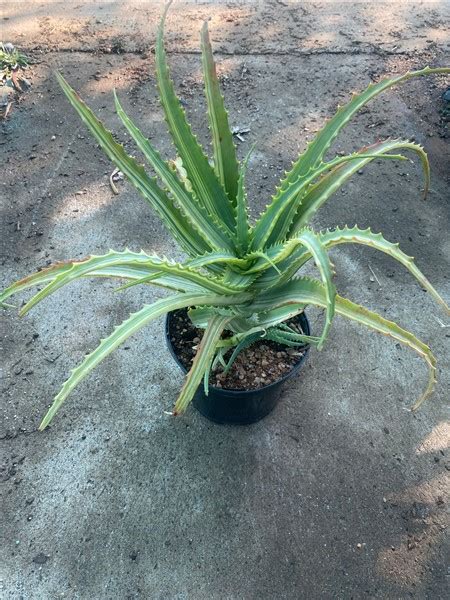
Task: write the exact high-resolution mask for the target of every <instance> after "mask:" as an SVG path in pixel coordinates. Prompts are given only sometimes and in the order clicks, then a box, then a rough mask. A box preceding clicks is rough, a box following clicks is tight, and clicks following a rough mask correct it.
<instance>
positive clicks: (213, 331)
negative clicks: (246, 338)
mask: <svg viewBox="0 0 450 600" xmlns="http://www.w3.org/2000/svg"><path fill="white" fill-rule="evenodd" d="M229 320H230V318H229V317H226V316H222V315H215V316H213V317H212V318H211V320H210V321H209V323H208V326H207V327H206V329H205V333H204V334H203V337H202V340H201V342H200V344H199V347H198V350H197V353H196V355H195V357H194V360H193V362H192V367H191V370H190V371H189V373H188V374H187V376H186V379H185V382H184V385H183V387H182V388H181V392H180V395H179V396H178V399H177V401H176V404H175V408H174V410H173V414H174V416H176V415H179V414H181V413H182V412H184V411H185V410H186V408H187V406H188V405H189V403H190V401H191V400H192V398H193V397H194V394H195V392H196V391H197V388H198V386H199V385H200V383H201V381H202V379H203V376H204V374H205V372H206V371H207V370H209V368H210V365H211V362H212V360H213V358H214V354H215V351H216V345H217V342H218V341H219V339H220V336H221V335H222V332H223V330H224V329H225V326H226V324H227V323H228V321H229Z"/></svg>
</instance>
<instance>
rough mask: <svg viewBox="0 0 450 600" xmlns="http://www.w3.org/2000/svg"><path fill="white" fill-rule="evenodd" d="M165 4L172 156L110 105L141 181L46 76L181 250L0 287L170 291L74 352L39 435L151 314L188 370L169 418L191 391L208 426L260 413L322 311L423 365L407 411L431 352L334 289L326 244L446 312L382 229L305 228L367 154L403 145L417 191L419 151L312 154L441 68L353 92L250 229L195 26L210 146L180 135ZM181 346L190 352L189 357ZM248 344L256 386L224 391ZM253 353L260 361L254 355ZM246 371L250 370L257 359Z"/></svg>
mask: <svg viewBox="0 0 450 600" xmlns="http://www.w3.org/2000/svg"><path fill="white" fill-rule="evenodd" d="M166 12H167V8H166V10H165V12H164V15H163V18H162V20H161V24H160V27H159V31H158V36H157V44H156V71H157V80H158V88H159V93H160V98H161V103H162V106H163V109H164V113H165V117H166V121H167V124H168V128H169V131H170V134H171V136H172V140H173V143H174V145H175V147H176V149H177V153H178V156H177V157H176V158H175V159H174V160H173V161H165V160H163V159H162V158H161V156H160V155H159V154H158V152H157V151H156V150H155V148H154V146H153V144H152V143H151V142H150V141H149V140H148V139H146V137H145V136H144V135H143V133H142V132H141V131H140V130H139V129H138V127H137V126H136V125H135V124H134V123H133V121H132V120H131V119H130V117H129V116H128V115H127V114H126V113H125V111H124V110H123V108H122V106H121V104H120V102H119V99H118V98H117V96H116V95H115V105H116V110H117V113H118V115H119V117H120V119H121V121H122V122H123V124H124V126H125V127H126V129H127V130H128V132H129V133H130V135H131V136H132V138H133V139H134V141H135V142H136V144H137V146H138V148H139V149H140V151H141V152H142V154H143V155H144V156H145V159H146V160H147V161H148V163H149V165H150V167H151V169H152V170H153V172H154V174H155V176H150V175H149V174H148V173H147V171H146V170H145V169H144V166H142V165H141V164H139V163H138V162H137V161H136V160H135V159H134V158H133V157H132V156H130V155H128V154H127V153H126V152H125V150H124V148H123V147H122V146H121V145H120V144H119V143H117V142H116V141H115V139H114V138H113V136H112V134H111V133H110V132H109V131H108V130H107V129H106V128H105V127H104V125H103V124H102V123H101V122H100V121H99V120H98V119H97V118H96V117H95V115H94V114H93V112H92V111H91V110H90V109H89V108H88V107H87V106H86V105H85V104H84V102H83V101H82V100H81V99H80V98H79V97H78V95H77V94H76V93H75V91H74V90H73V89H72V88H71V87H70V85H69V84H68V83H67V82H66V81H65V79H64V78H63V77H62V75H60V74H58V75H57V78H58V81H59V83H60V85H61V87H62V89H63V91H64V93H65V94H66V96H67V98H68V99H69V101H70V103H71V104H72V105H73V107H74V108H75V109H76V111H77V112H78V114H79V115H80V117H81V119H82V120H83V121H84V123H85V124H86V126H87V127H88V129H89V130H90V131H91V133H92V134H93V136H94V137H95V139H96V140H97V142H98V144H99V145H100V146H101V148H102V149H103V150H104V152H105V153H106V154H107V156H108V157H109V158H110V159H111V160H112V162H113V163H114V164H115V166H116V167H117V168H118V169H120V170H121V171H122V173H124V175H125V176H126V178H127V179H128V180H129V181H130V182H131V183H132V184H133V185H134V186H135V187H136V188H137V190H138V191H139V192H140V193H141V194H142V196H143V197H144V199H145V200H146V201H147V202H148V203H149V204H150V205H151V206H152V208H153V209H154V211H155V212H156V213H157V215H158V216H159V217H160V219H161V220H162V222H163V223H164V225H165V226H166V228H167V230H168V232H169V233H170V234H171V235H172V236H173V237H174V239H175V240H176V241H177V242H178V244H179V245H180V246H181V248H182V249H183V251H184V252H185V253H186V255H187V258H186V260H185V261H184V262H175V261H171V260H168V259H166V258H161V257H159V256H156V255H154V254H146V253H145V252H144V251H141V252H138V253H136V252H131V251H130V250H123V251H121V252H114V251H112V250H111V251H109V252H108V253H106V254H104V255H102V256H90V257H89V258H86V259H85V260H81V261H69V262H63V263H59V264H56V265H54V266H51V267H49V268H47V269H43V270H42V271H40V272H38V273H35V274H33V275H30V276H29V277H26V278H25V279H22V280H20V281H17V282H16V283H13V284H12V285H11V286H10V287H9V288H8V289H6V290H5V291H4V292H3V294H2V295H1V296H0V299H1V301H2V303H4V301H5V300H6V299H7V298H8V297H9V296H11V295H12V294H15V293H17V292H21V291H23V290H26V289H28V288H30V287H32V286H43V287H42V289H40V291H38V292H37V293H36V294H35V295H34V296H33V297H32V298H31V299H30V300H29V301H28V302H27V303H26V304H25V306H24V307H23V308H22V309H21V311H20V314H21V315H24V314H26V313H27V312H28V311H29V310H30V309H31V308H32V307H33V306H35V305H36V304H37V303H38V302H40V301H41V300H43V299H44V298H46V297H47V296H49V295H50V294H52V293H53V292H55V291H57V290H58V289H59V288H61V287H62V286H64V285H66V284H67V283H69V282H71V281H74V280H75V279H78V278H80V277H83V278H85V277H106V276H108V277H116V278H119V279H124V280H128V283H127V284H126V285H125V286H123V287H124V288H126V287H129V286H131V285H137V284H139V285H157V286H160V287H163V288H166V289H168V290H171V291H172V292H173V293H171V294H170V295H168V296H166V297H163V298H161V299H160V300H157V301H156V302H154V303H153V304H151V305H146V306H143V307H142V308H141V309H140V310H139V311H138V312H136V313H134V314H132V315H131V316H130V317H129V319H127V320H126V321H124V322H123V323H122V324H120V325H119V326H118V327H116V328H115V330H114V331H113V332H112V333H111V334H110V335H109V337H107V338H105V339H104V340H102V341H101V343H100V345H99V346H98V347H97V348H96V349H95V350H94V351H93V352H91V353H90V354H88V355H87V356H86V357H85V359H84V360H83V362H82V363H81V364H80V365H79V366H78V367H77V368H75V369H74V370H73V371H72V372H71V374H70V377H69V378H68V380H67V381H66V382H65V383H64V385H63V386H62V389H61V391H60V392H59V393H58V395H57V396H56V398H55V400H54V402H53V404H52V405H51V407H50V409H49V410H48V412H47V414H46V415H45V417H44V419H43V421H42V423H41V425H40V429H41V430H42V429H44V428H45V427H46V426H47V425H48V424H49V423H50V421H51V420H52V418H53V417H54V415H55V413H56V412H57V411H58V409H59V408H60V407H61V405H62V403H63V402H64V400H65V399H66V398H67V396H68V395H69V394H70V392H71V391H72V390H73V389H74V388H75V386H76V385H77V384H78V383H79V382H80V381H81V380H82V379H84V378H85V377H86V376H87V375H88V374H89V373H90V372H91V371H92V369H94V368H95V367H96V366H97V365H98V364H99V363H100V362H101V361H102V360H103V359H104V358H106V357H107V356H108V355H109V354H110V353H111V352H113V350H115V349H116V348H117V347H118V346H119V345H120V344H122V343H123V342H124V341H125V340H127V339H128V338H129V337H130V336H132V335H133V334H134V333H135V332H136V331H138V330H140V329H141V328H143V327H145V325H147V324H148V323H149V322H150V321H152V320H154V319H157V318H158V317H161V316H163V315H168V318H167V321H166V332H167V339H168V342H169V345H170V348H171V351H172V354H173V355H174V356H175V357H176V359H177V361H178V362H179V364H180V365H181V366H182V367H184V368H185V370H186V371H188V372H187V375H186V378H185V381H184V384H183V387H182V389H181V392H180V394H179V396H178V399H177V401H176V404H175V408H174V410H173V414H174V415H177V414H180V413H182V412H183V411H184V410H185V409H186V407H187V406H188V404H189V403H190V402H191V400H192V399H193V398H194V402H195V403H196V405H197V407H198V408H199V410H201V411H202V412H203V413H204V414H207V416H209V417H210V418H212V419H215V420H218V421H221V422H226V421H228V422H237V423H243V422H252V421H255V420H257V419H258V418H261V417H262V416H264V415H265V414H267V412H268V411H269V410H271V408H272V407H273V405H274V403H275V401H276V396H277V393H278V391H279V385H280V383H281V382H282V381H283V380H284V378H286V376H289V374H292V373H293V372H295V370H296V369H298V367H299V365H300V364H301V362H302V360H303V359H304V357H305V354H306V352H307V350H308V348H309V347H310V346H315V347H317V349H319V350H320V349H321V348H322V347H323V345H324V343H325V341H326V339H327V336H328V334H329V331H330V327H331V324H332V322H333V317H334V315H335V313H338V314H340V315H343V316H345V317H348V318H349V319H352V320H354V321H357V322H359V323H362V324H363V325H366V326H367V327H369V328H371V329H373V330H375V331H378V332H380V333H382V334H385V335H388V336H390V337H391V338H393V339H394V340H396V341H397V342H400V343H401V344H404V345H406V346H408V347H409V348H411V349H413V350H415V351H416V352H417V353H418V354H419V355H420V356H421V357H422V358H423V359H424V360H425V361H426V363H427V364H428V368H429V379H428V384H427V386H426V389H425V391H424V392H423V393H422V394H421V396H420V397H419V398H418V399H417V400H416V402H415V404H414V406H413V409H415V408H417V407H418V406H419V405H420V404H421V403H422V402H423V400H425V398H427V397H428V396H429V395H430V394H431V392H432V390H433V386H434V383H435V371H436V366H435V358H434V356H433V354H432V352H431V350H430V349H429V348H428V346H426V345H425V344H424V343H422V342H421V341H420V340H418V339H417V338H416V337H415V336H414V335H413V334H412V333H409V332H408V331H406V330H404V329H402V328H401V327H399V325H397V324H395V323H393V322H391V321H388V320H386V319H385V318H383V317H381V316H380V315H378V314H376V313H374V312H371V311H370V310H368V309H366V308H363V307H362V306H358V305H357V304H355V303H353V302H351V301H350V300H348V299H346V298H343V297H341V296H339V295H338V294H337V293H336V288H335V284H334V282H333V266H332V264H331V262H330V258H329V255H328V251H329V249H330V248H332V247H334V246H336V245H338V244H346V243H352V244H353V243H356V244H364V245H367V246H370V247H372V248H375V249H377V250H379V251H381V252H384V253H385V254H387V255H389V256H391V257H392V258H394V259H395V260H397V261H398V262H400V263H401V264H402V265H403V266H404V267H406V268H407V269H408V271H409V272H410V273H411V274H412V275H413V276H414V277H415V278H416V279H417V281H418V282H419V284H420V285H421V286H422V287H423V288H424V289H425V290H427V291H428V292H429V293H430V294H431V295H432V296H433V297H434V298H435V299H436V300H437V302H439V303H440V304H441V305H442V306H443V307H444V309H445V310H446V311H447V312H449V308H448V306H447V304H446V303H445V301H444V300H443V299H442V298H441V296H440V295H439V293H438V292H437V291H436V290H435V288H434V287H433V286H432V285H431V283H430V282H429V281H428V280H427V279H426V277H425V276H424V275H423V274H422V273H421V271H420V270H419V269H418V268H417V266H416V265H415V264H414V262H413V259H412V258H411V257H409V256H407V255H406V254H404V253H403V252H402V251H401V250H400V248H399V247H398V244H394V243H391V242H389V241H387V240H386V239H385V238H384V237H383V236H382V235H381V233H377V234H374V233H372V232H371V231H370V229H366V230H361V229H359V228H357V227H344V228H343V229H339V228H337V229H333V230H326V231H323V232H315V231H314V230H313V229H312V228H311V226H310V225H309V222H310V220H311V217H312V216H313V215H314V214H315V212H316V211H317V210H318V209H319V208H320V207H321V206H322V205H323V204H324V203H325V202H326V201H327V200H328V198H329V197H330V196H331V195H332V194H333V193H334V192H336V190H338V189H339V187H340V186H342V184H343V183H344V182H346V181H347V180H348V179H349V178H350V177H351V176H352V175H353V174H354V173H355V172H357V171H359V170H360V169H361V168H362V167H363V166H365V165H367V164H368V163H370V162H371V161H373V160H380V159H388V160H407V158H406V157H405V156H404V155H403V152H405V151H409V152H413V153H415V154H416V155H417V156H418V157H419V159H420V160H421V163H422V166H423V171H424V174H425V195H426V192H427V189H428V185H429V164H428V159H427V155H426V154H425V152H424V150H423V148H422V147H421V146H419V145H417V144H415V143H413V142H410V141H403V140H398V139H396V140H385V141H379V142H376V143H374V144H373V145H372V146H370V147H366V148H363V149H361V150H359V151H357V152H354V153H352V154H349V155H348V156H338V157H336V158H334V159H332V160H325V158H324V157H325V154H326V152H327V151H328V149H329V148H330V146H331V144H332V142H333V141H334V140H335V139H336V137H337V135H338V134H339V132H340V131H341V129H342V128H343V127H344V126H345V125H346V124H347V123H348V122H349V121H350V119H351V118H352V117H353V115H354V114H355V113H356V112H357V111H358V110H359V109H360V108H362V107H363V106H365V105H366V104H367V102H369V101H370V100H371V99H373V98H375V97H376V96H378V94H380V93H382V92H383V91H385V90H387V89H389V88H391V87H392V86H393V85H397V84H400V83H403V82H405V81H408V80H409V79H412V78H413V77H420V76H422V75H429V74H431V73H449V72H450V69H449V68H436V69H430V68H428V67H426V68H424V69H422V70H419V71H414V72H408V73H406V74H404V75H400V76H398V77H394V78H391V79H384V80H382V81H380V82H378V83H376V84H371V85H369V87H368V88H367V89H365V90H364V91H363V92H362V93H360V94H357V95H353V97H352V98H351V100H350V101H349V102H348V104H346V105H344V106H342V107H340V108H339V110H338V111H337V113H336V114H335V115H334V117H333V118H332V119H330V120H329V121H328V122H327V123H326V124H325V126H324V127H323V128H322V129H321V130H320V131H319V132H318V134H317V135H316V136H315V138H314V139H313V141H312V142H310V143H309V144H308V146H307V148H306V150H305V151H304V152H303V153H302V154H301V155H300V156H299V157H298V158H297V160H296V161H295V162H294V163H293V165H292V168H291V169H290V171H289V172H288V173H286V175H285V177H284V179H283V180H282V181H281V182H280V185H279V186H278V188H277V189H276V192H275V195H274V196H273V197H272V199H271V201H270V203H269V204H268V206H267V208H266V209H265V211H264V212H263V213H262V214H261V215H260V216H259V218H258V219H257V221H256V222H255V223H254V224H250V223H249V218H248V211H247V200H246V192H245V172H246V167H247V162H248V158H249V155H247V157H246V158H245V160H244V161H243V162H242V164H240V165H239V163H238V161H237V159H236V150H235V147H234V144H233V139H232V133H231V132H230V128H229V126H228V117H227V113H226V111H225V108H224V104H223V98H222V96H221V93H220V90H219V81H218V78H217V75H216V70H215V65H214V61H213V56H212V50H211V44H210V41H209V37H208V29H207V24H206V23H205V25H204V26H203V29H202V32H201V43H202V64H203V74H204V80H205V91H206V99H207V106H208V117H209V125H210V129H211V133H212V142H213V154H214V156H213V160H212V162H210V161H209V160H208V157H207V156H206V155H205V154H204V152H203V150H202V148H201V147H200V145H199V144H198V142H197V140H196V137H195V136H194V135H193V133H192V132H191V129H190V126H189V124H188V122H187V120H186V116H185V114H184V111H183V108H182V106H181V104H180V101H179V100H178V98H177V96H176V94H175V92H174V87H173V83H172V81H171V79H170V76H169V70H168V65H167V60H166V53H165V49H164V44H163V27H164V20H165V15H166ZM310 260H313V261H314V262H315V264H316V266H317V268H318V271H319V274H320V278H319V279H314V278H310V277H305V276H301V275H300V274H299V270H300V269H301V268H302V267H303V266H304V265H305V264H306V263H307V262H308V261H310ZM309 305H313V306H318V307H322V308H323V309H324V310H325V324H324V327H323V329H322V331H320V332H316V334H315V335H312V334H311V332H310V330H309V325H308V321H307V319H306V317H305V314H304V310H305V308H306V307H307V306H309ZM177 332H178V333H177ZM180 332H181V333H180ZM178 334H179V335H178ZM183 336H184V337H183ZM180 340H181V341H183V340H184V341H186V340H187V343H186V344H185V345H184V349H186V347H187V348H188V352H187V354H186V352H184V351H183V344H181V342H180ZM262 346H263V347H264V348H263V349H261V347H262ZM193 347H194V350H195V352H192V348H193ZM249 348H250V349H251V348H253V349H254V350H252V352H253V355H255V353H258V356H259V358H260V357H261V356H264V353H265V352H268V353H269V356H270V361H268V360H266V364H268V369H267V371H268V373H266V374H265V376H264V374H263V372H260V373H259V375H260V376H259V381H255V380H256V379H257V378H256V377H255V378H254V379H253V382H252V383H251V385H249V386H248V387H250V388H257V389H247V390H245V389H243V390H242V389H241V390H237V391H236V387H242V386H236V384H233V383H232V384H231V385H230V384H227V381H228V379H227V378H228V377H229V375H230V373H231V372H232V369H233V368H234V367H235V365H236V363H235V361H236V360H238V359H239V356H240V353H241V352H243V351H248V349H249ZM288 349H290V350H289V351H288ZM183 352H184V354H183ZM189 352H191V355H190V356H189ZM274 352H275V354H274ZM241 356H242V355H241ZM288 357H289V358H288ZM258 360H259V359H258ZM262 360H264V358H262V359H261V363H262ZM279 363H283V365H284V370H283V369H275V368H274V366H278V364H279ZM258 368H259V369H261V365H259V367H258ZM240 369H241V370H240V371H238V373H240V374H239V378H242V379H243V380H244V382H245V380H246V369H245V364H244V365H241V367H240ZM242 371H243V372H244V375H243V376H242ZM269 371H272V372H273V373H275V375H274V376H272V375H273V373H272V375H271V374H270V373H269ZM235 375H236V374H235ZM212 378H214V381H213V380H212ZM235 379H236V378H235ZM210 381H211V384H210ZM234 381H235V380H234ZM255 384H256V385H255ZM230 387H231V391H230V389H229V388H230ZM244 387H245V386H244ZM227 388H228V389H227ZM208 392H209V395H208Z"/></svg>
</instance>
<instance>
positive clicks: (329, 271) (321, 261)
mask: <svg viewBox="0 0 450 600" xmlns="http://www.w3.org/2000/svg"><path fill="white" fill-rule="evenodd" d="M298 241H299V242H300V243H301V244H303V245H304V246H305V247H306V248H307V249H308V250H309V252H310V253H311V255H312V256H313V258H314V261H315V263H316V266H317V268H318V269H319V271H320V275H321V277H322V281H323V283H324V289H325V292H326V300H327V306H326V313H325V326H324V328H323V332H322V335H321V336H320V340H319V343H318V345H317V349H318V350H322V348H323V344H324V342H325V340H326V339H327V336H328V332H329V331H330V327H331V323H332V321H333V316H334V305H335V297H336V287H335V285H334V283H333V268H332V266H331V262H330V259H329V257H328V253H327V251H326V250H325V248H324V246H323V244H322V242H321V241H320V239H319V238H318V237H317V236H316V234H315V233H314V232H313V231H311V230H310V229H304V230H303V231H302V232H301V233H300V234H299V236H298Z"/></svg>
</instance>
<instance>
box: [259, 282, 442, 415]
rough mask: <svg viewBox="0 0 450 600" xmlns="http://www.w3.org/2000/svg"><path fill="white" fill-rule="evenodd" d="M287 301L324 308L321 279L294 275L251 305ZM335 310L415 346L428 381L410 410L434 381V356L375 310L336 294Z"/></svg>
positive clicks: (261, 306)
mask: <svg viewBox="0 0 450 600" xmlns="http://www.w3.org/2000/svg"><path fill="white" fill-rule="evenodd" d="M290 304H293V305H298V304H313V305H315V306H322V307H324V308H326V306H327V297H326V292H325V289H324V286H323V285H322V284H321V283H320V282H318V281H316V280H314V279H310V278H307V277H302V278H298V279H293V280H292V281H290V282H289V283H287V284H285V285H284V286H281V287H279V288H273V289H272V290H269V291H267V292H266V293H264V294H263V295H262V296H261V297H259V298H258V299H257V300H255V301H254V302H253V303H252V304H251V305H250V308H253V310H264V309H273V307H276V306H283V305H290ZM336 313H337V314H340V315H342V316H344V317H347V318H349V319H352V320H354V321H357V322H358V323H361V324H362V325H366V326H367V327H369V328H370V329H373V330H374V331H377V332H378V333H382V334H384V335H387V336H389V337H391V338H393V339H395V340H396V341H398V342H400V343H401V344H404V345H405V346H408V347H409V348H411V349H412V350H414V351H415V352H416V353H417V354H418V355H419V356H421V357H422V358H423V359H424V360H425V361H426V363H427V365H428V369H429V371H428V372H429V376H428V384H427V387H426V389H425V391H424V393H423V394H422V395H421V396H420V397H419V398H418V400H417V401H416V402H415V403H414V405H413V407H412V410H416V409H417V408H418V407H419V406H420V405H421V404H422V402H423V401H424V400H425V399H426V398H428V397H429V396H430V395H431V393H432V391H433V388H434V385H435V382H436V359H435V357H434V356H433V354H432V352H431V350H430V348H429V347H428V346H427V345H426V344H424V343H423V342H421V341H420V340H419V339H417V338H416V337H415V336H414V335H413V334H412V333H410V332H409V331H406V330H405V329H402V328H401V327H400V326H399V325H397V324H396V323H394V322H393V321H388V320H387V319H384V318H383V317H381V316H380V315H378V314H377V313H374V312H372V311H370V310H368V309H367V308H364V307H362V306H359V305H358V304H355V303H353V302H351V301H350V300H347V299H345V298H342V297H340V296H339V295H336Z"/></svg>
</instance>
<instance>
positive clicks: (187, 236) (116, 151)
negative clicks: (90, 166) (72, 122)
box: [56, 73, 205, 255]
mask: <svg viewBox="0 0 450 600" xmlns="http://www.w3.org/2000/svg"><path fill="white" fill-rule="evenodd" d="M56 77H57V79H58V82H59V84H60V86H61V88H62V90H63V92H64V93H65V95H66V96H67V98H68V100H69V102H70V103H71V104H72V106H73V107H74V108H75V110H76V111H77V112H78V114H79V115H80V117H81V119H82V121H83V122H84V123H85V124H86V125H87V127H88V129H89V130H90V132H91V133H92V134H93V136H94V137H95V139H96V140H97V142H98V143H99V144H100V146H101V148H102V150H103V151H104V152H105V154H106V155H107V156H108V157H109V158H110V160H112V162H113V163H114V164H115V165H116V167H117V168H119V169H120V170H121V171H122V172H123V173H124V175H125V176H126V177H127V178H128V179H129V181H130V182H131V183H132V184H133V185H134V187H135V188H136V189H137V190H138V191H139V192H140V193H141V194H142V196H143V197H144V198H145V199H146V200H147V201H148V202H149V204H150V205H151V206H152V207H153V209H154V210H155V211H156V213H157V214H158V215H159V217H160V218H161V220H162V222H163V223H164V225H165V226H166V227H167V228H168V230H169V231H170V233H171V234H172V236H173V237H174V238H175V239H176V240H177V241H178V242H179V244H180V245H181V247H182V248H183V249H184V250H185V251H186V252H188V253H189V254H193V255H195V254H197V253H199V252H200V253H202V252H204V251H205V241H204V239H203V238H202V237H201V236H200V235H199V233H198V232H197V231H195V229H193V227H192V226H191V225H190V224H189V222H188V221H187V219H186V218H185V216H184V214H183V213H182V212H181V211H180V209H179V208H177V206H175V204H174V203H173V201H172V200H171V199H170V198H169V196H167V194H165V193H164V192H163V191H162V190H161V189H160V188H159V186H158V185H157V183H156V178H151V177H149V176H148V175H147V173H146V172H145V170H144V168H143V167H142V165H140V164H139V163H138V162H137V161H136V160H135V159H134V158H133V157H132V156H129V155H128V154H127V153H126V152H125V150H124V149H123V146H121V145H120V144H118V143H117V142H116V141H115V140H114V138H113V136H112V134H111V132H110V131H108V130H107V129H106V128H105V126H104V125H103V123H102V122H101V121H100V120H99V119H97V117H96V116H95V115H94V113H93V112H92V111H91V109H90V108H89V107H88V106H86V104H85V103H84V102H83V101H82V100H81V98H80V97H79V96H78V95H77V93H76V92H75V91H74V90H73V89H72V88H71V87H70V85H69V84H68V83H67V81H66V80H65V79H64V77H63V76H62V75H61V74H60V73H56Z"/></svg>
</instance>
